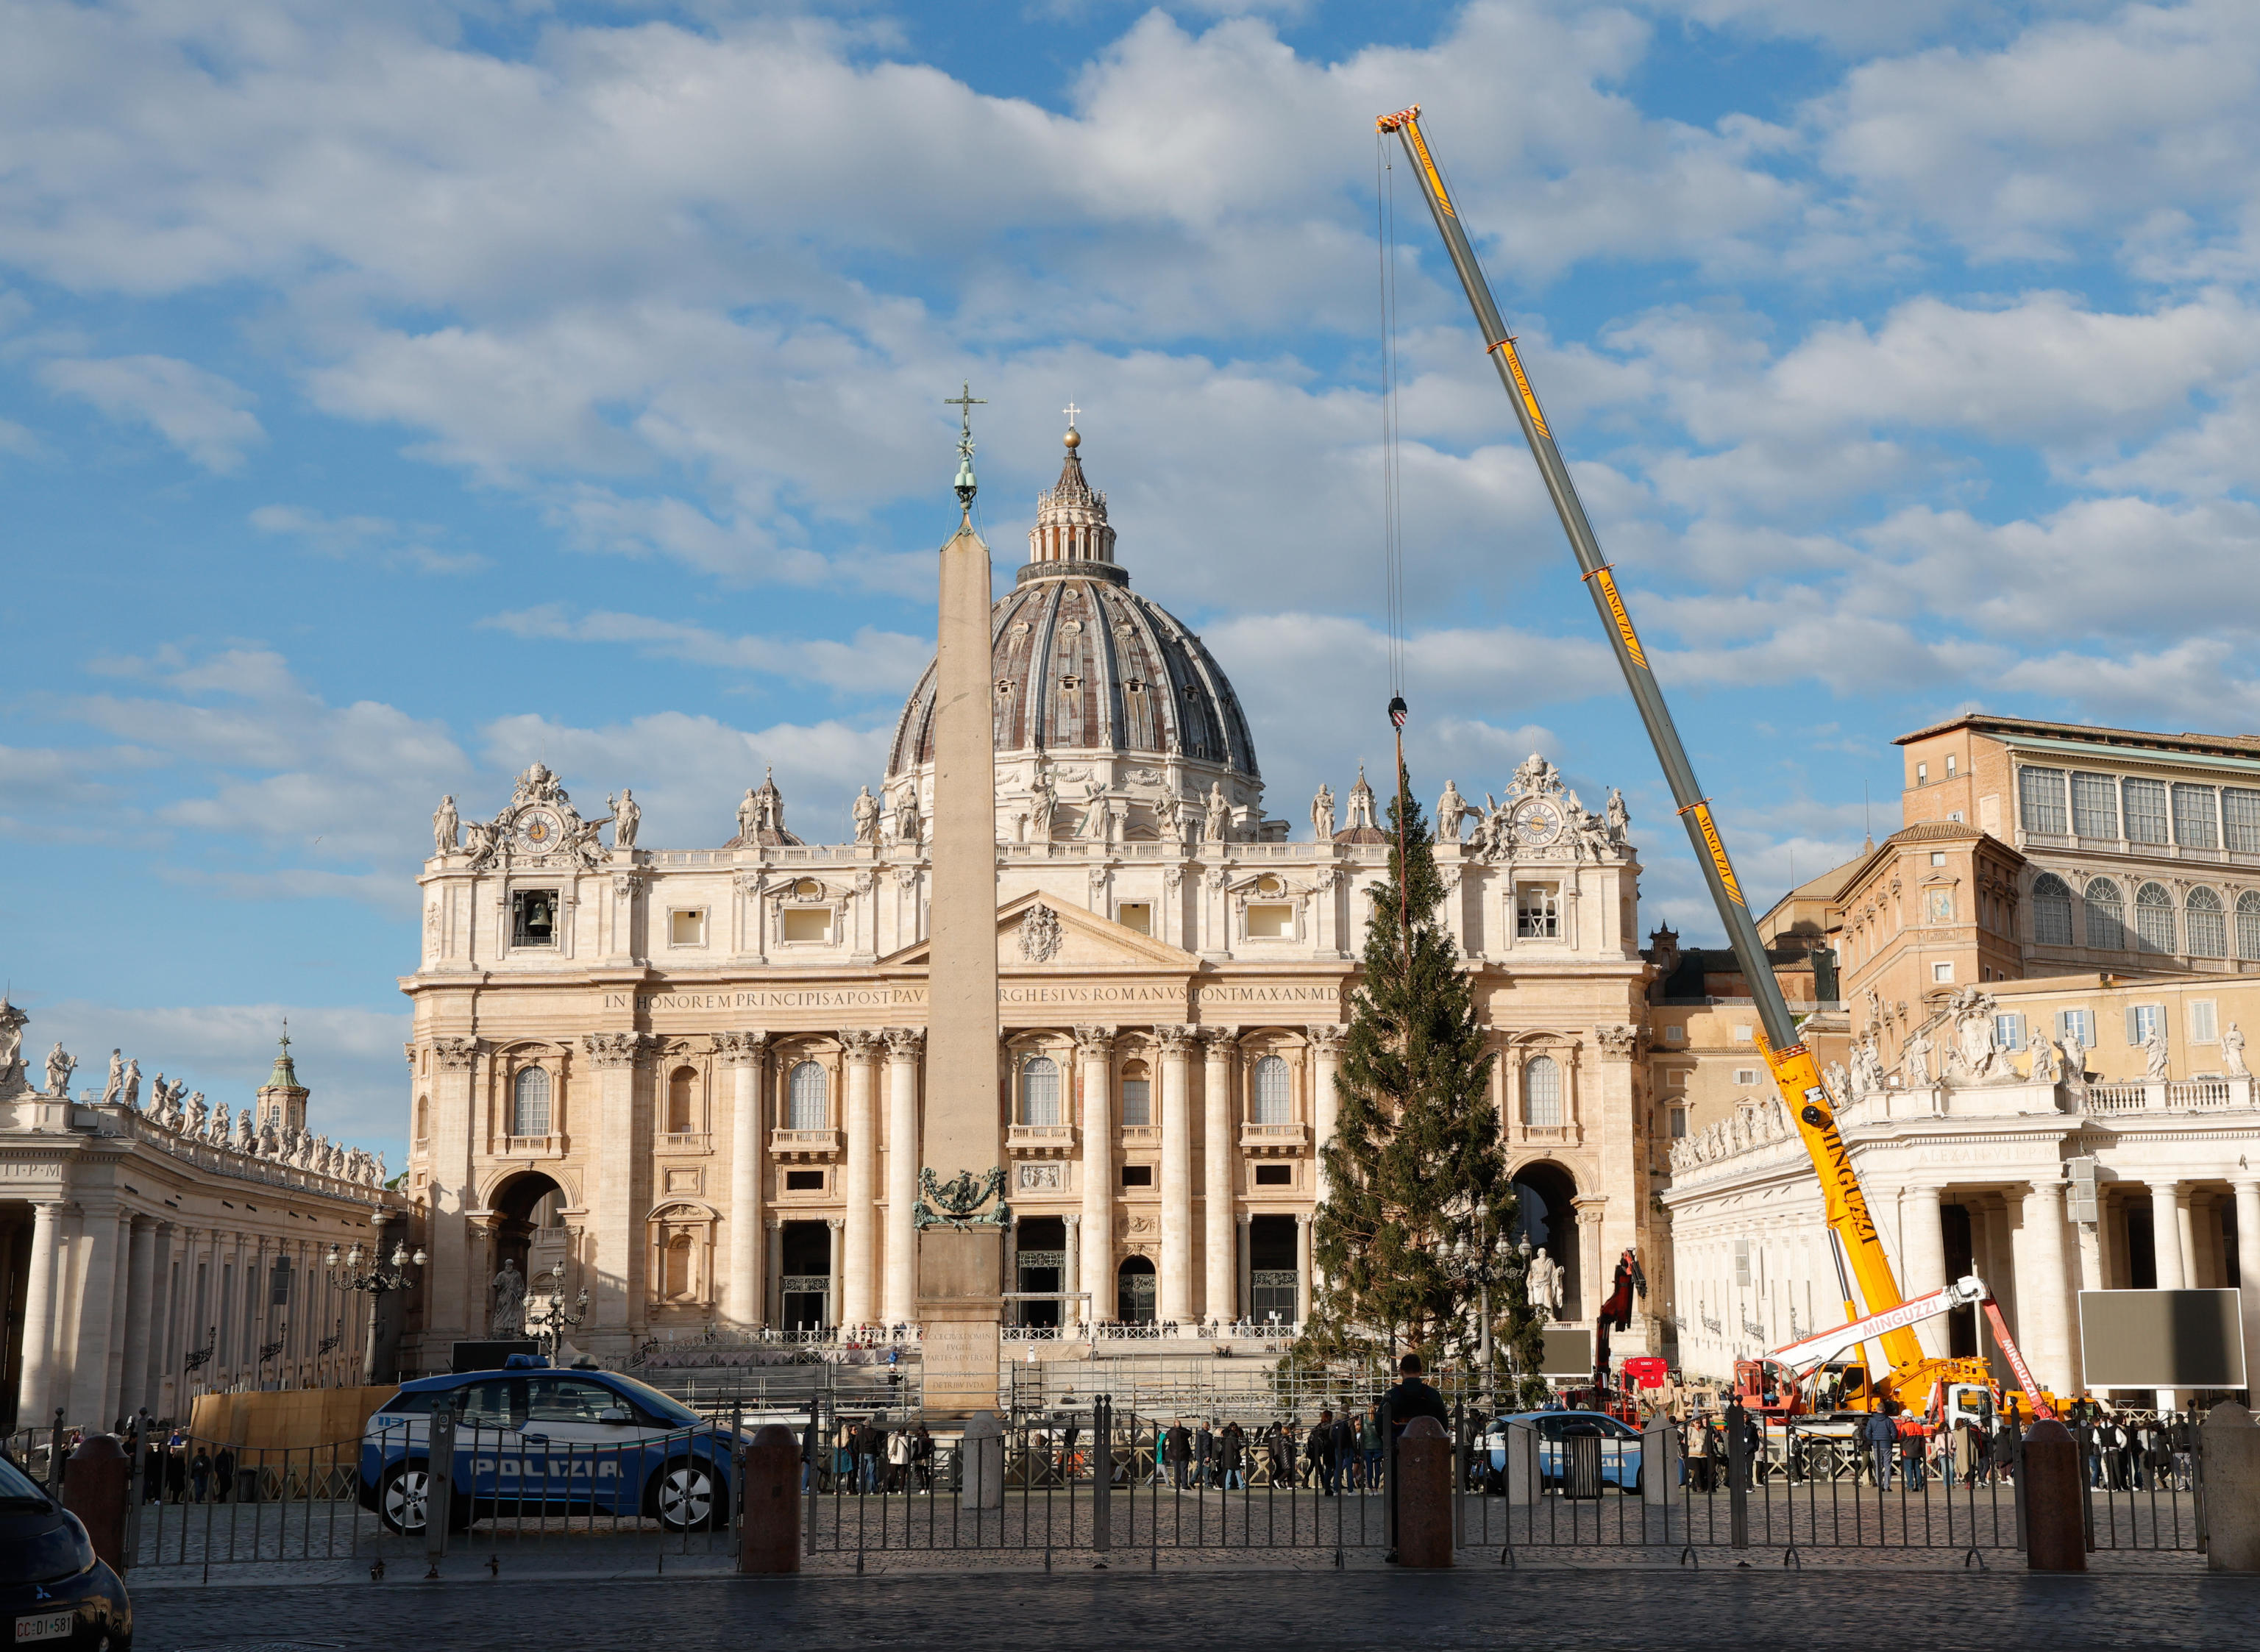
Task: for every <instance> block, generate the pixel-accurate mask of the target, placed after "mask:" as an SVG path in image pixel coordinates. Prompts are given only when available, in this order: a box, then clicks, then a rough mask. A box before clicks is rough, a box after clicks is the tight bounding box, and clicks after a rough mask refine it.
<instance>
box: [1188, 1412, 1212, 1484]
mask: <svg viewBox="0 0 2260 1652" xmlns="http://www.w3.org/2000/svg"><path fill="white" fill-rule="evenodd" d="M1215 1470H1216V1425H1215V1424H1214V1423H1213V1422H1212V1421H1211V1420H1208V1419H1207V1418H1203V1419H1202V1420H1201V1426H1200V1427H1198V1429H1196V1430H1195V1431H1194V1433H1193V1484H1194V1485H1196V1486H1198V1488H1199V1489H1200V1490H1202V1491H1207V1490H1208V1488H1209V1487H1210V1486H1212V1485H1213V1484H1216V1474H1215Z"/></svg>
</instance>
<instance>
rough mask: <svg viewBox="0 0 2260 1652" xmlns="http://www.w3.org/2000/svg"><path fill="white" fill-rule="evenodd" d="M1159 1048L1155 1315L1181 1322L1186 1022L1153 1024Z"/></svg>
mask: <svg viewBox="0 0 2260 1652" xmlns="http://www.w3.org/2000/svg"><path fill="white" fill-rule="evenodd" d="M1154 1033H1155V1038H1156V1040H1157V1041H1159V1042H1160V1044H1161V1047H1162V1277H1161V1281H1160V1296H1159V1300H1158V1302H1157V1304H1156V1306H1155V1318H1157V1319H1161V1320H1162V1322H1163V1323H1165V1324H1166V1323H1169V1322H1170V1321H1175V1322H1176V1323H1177V1324H1179V1325H1183V1324H1185V1323H1186V1322H1187V1321H1189V1320H1191V1318H1192V1317H1193V1281H1192V1248H1193V1192H1192V1188H1193V1143H1192V1121H1191V1109H1190V1107H1189V1105H1187V1098H1186V1095H1185V1080H1186V1065H1187V1062H1186V1055H1187V1052H1188V1051H1189V1050H1190V1049H1191V1045H1192V1038H1193V1029H1192V1028H1191V1027H1190V1026H1158V1027H1155V1029H1154Z"/></svg>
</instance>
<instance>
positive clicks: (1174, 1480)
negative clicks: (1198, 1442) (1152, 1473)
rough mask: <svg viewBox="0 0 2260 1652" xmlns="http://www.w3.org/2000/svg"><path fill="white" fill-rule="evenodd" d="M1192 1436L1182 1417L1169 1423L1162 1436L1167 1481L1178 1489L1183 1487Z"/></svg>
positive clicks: (1189, 1457)
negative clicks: (1167, 1472)
mask: <svg viewBox="0 0 2260 1652" xmlns="http://www.w3.org/2000/svg"><path fill="white" fill-rule="evenodd" d="M1192 1443H1193V1437H1192V1432H1191V1430H1190V1429H1188V1428H1187V1427H1185V1420H1184V1418H1182V1417H1180V1418H1178V1419H1177V1420H1176V1421H1175V1422H1173V1423H1171V1424H1170V1425H1169V1432H1168V1433H1167V1434H1164V1435H1163V1436H1162V1455H1163V1456H1164V1457H1165V1458H1166V1459H1167V1461H1168V1462H1169V1483H1170V1484H1172V1485H1174V1486H1176V1489H1177V1490H1178V1491H1184V1489H1185V1484H1186V1481H1187V1479H1188V1477H1189V1476H1188V1464H1189V1462H1190V1461H1191V1455H1192Z"/></svg>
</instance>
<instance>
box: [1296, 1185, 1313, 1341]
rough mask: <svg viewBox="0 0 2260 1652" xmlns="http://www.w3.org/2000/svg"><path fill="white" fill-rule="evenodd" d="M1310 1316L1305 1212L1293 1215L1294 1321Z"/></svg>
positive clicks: (1308, 1236) (1308, 1228)
mask: <svg viewBox="0 0 2260 1652" xmlns="http://www.w3.org/2000/svg"><path fill="white" fill-rule="evenodd" d="M1310 1317H1311V1219H1310V1216H1309V1214H1308V1213H1307V1212H1297V1213H1296V1216H1295V1323H1296V1324H1297V1325H1304V1324H1307V1323H1308V1322H1309V1320H1310Z"/></svg>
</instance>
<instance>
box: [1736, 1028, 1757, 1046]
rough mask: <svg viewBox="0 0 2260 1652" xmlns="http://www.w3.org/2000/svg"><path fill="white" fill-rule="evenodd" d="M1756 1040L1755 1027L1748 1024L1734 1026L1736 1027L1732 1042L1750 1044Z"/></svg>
mask: <svg viewBox="0 0 2260 1652" xmlns="http://www.w3.org/2000/svg"><path fill="white" fill-rule="evenodd" d="M1756 1041H1757V1029H1756V1027H1750V1026H1738V1027H1736V1028H1735V1029H1734V1042H1735V1043H1737V1044H1751V1043H1755V1042H1756Z"/></svg>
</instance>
